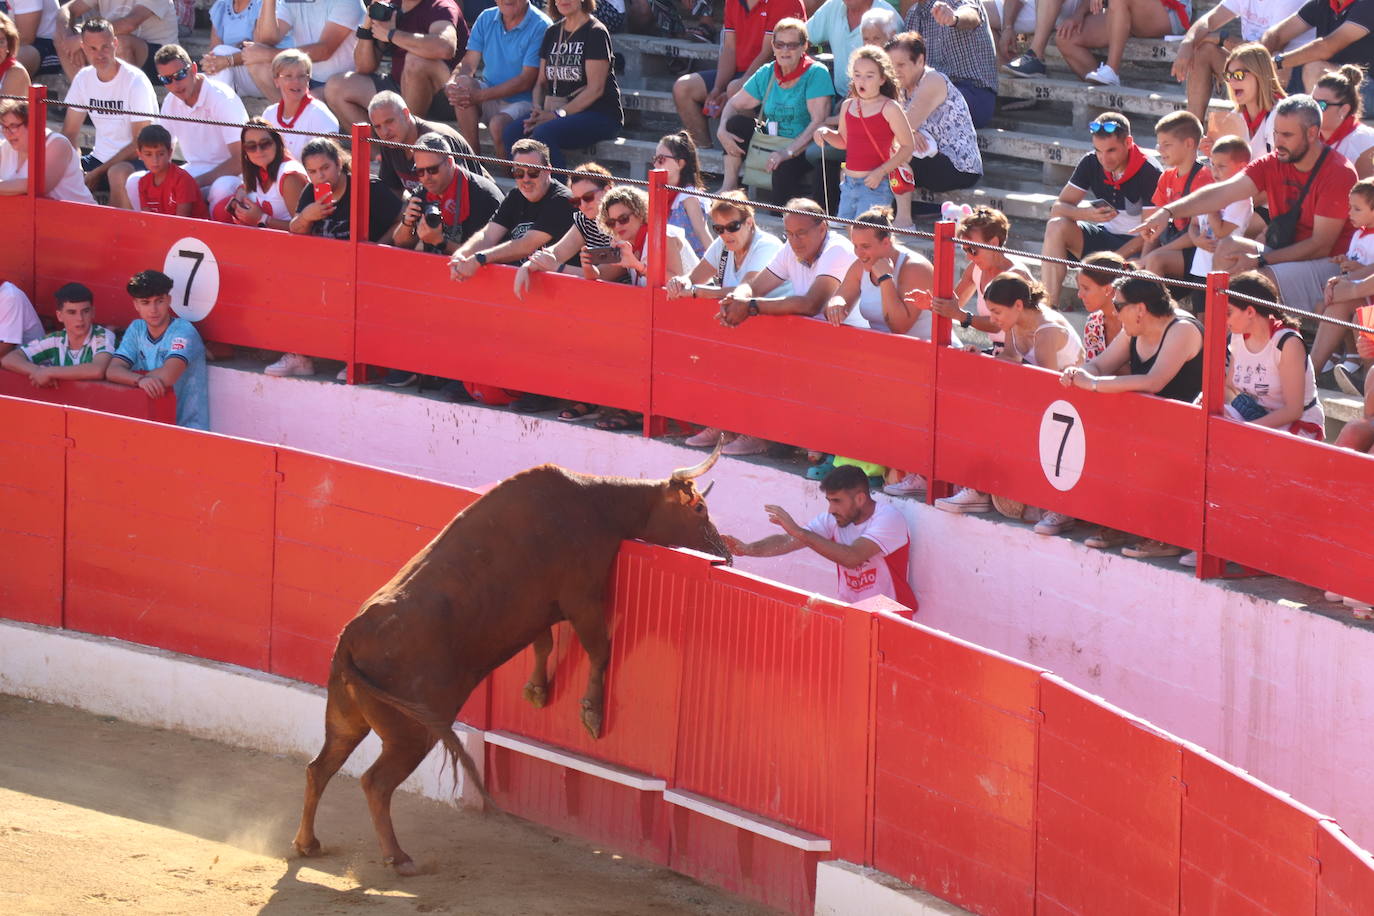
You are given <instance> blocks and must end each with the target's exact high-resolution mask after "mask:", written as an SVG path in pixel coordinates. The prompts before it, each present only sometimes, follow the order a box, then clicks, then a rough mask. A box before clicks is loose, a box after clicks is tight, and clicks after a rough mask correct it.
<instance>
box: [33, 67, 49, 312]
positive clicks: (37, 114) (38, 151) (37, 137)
mask: <svg viewBox="0 0 1374 916" xmlns="http://www.w3.org/2000/svg"><path fill="white" fill-rule="evenodd" d="M47 100H48V87H46V86H38V85H34V86H30V87H29V214H30V218H31V219H32V220H33V229H34V231H33V232H32V233H31V234H30V237H29V247H30V249H31V251H30V253H29V263H30V264H31V265H33V270H32V273H31V275H30V277H29V289H28V293H29V295H30V296H31V297H32V298H33V299H35V300H36V299H37V298H38V295H37V293H38V198H40V197H42V196H43V187H44V184H45V183H46V181H47V168H48V157H47V149H48V101H47Z"/></svg>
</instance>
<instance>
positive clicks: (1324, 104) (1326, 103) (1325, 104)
mask: <svg viewBox="0 0 1374 916" xmlns="http://www.w3.org/2000/svg"><path fill="white" fill-rule="evenodd" d="M1312 101H1314V102H1316V103H1317V107H1318V108H1320V109H1321V110H1322V111H1326V109H1327V108H1329V107H1330V106H1332V105H1349V104H1350V103H1349V102H1333V101H1331V100H1330V99H1313V100H1312Z"/></svg>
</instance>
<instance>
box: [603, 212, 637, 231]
mask: <svg viewBox="0 0 1374 916" xmlns="http://www.w3.org/2000/svg"><path fill="white" fill-rule="evenodd" d="M634 218H635V215H634V214H633V213H626V214H625V215H624V216H608V217H606V225H607V226H610V227H611V228H612V229H615V228H617V227H619V226H624V225H626V224H628V223H629V222H630V220H632V219H634Z"/></svg>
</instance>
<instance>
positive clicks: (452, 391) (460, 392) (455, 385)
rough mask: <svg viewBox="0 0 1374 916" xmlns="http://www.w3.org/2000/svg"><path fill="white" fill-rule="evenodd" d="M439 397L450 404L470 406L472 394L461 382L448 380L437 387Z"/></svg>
mask: <svg viewBox="0 0 1374 916" xmlns="http://www.w3.org/2000/svg"><path fill="white" fill-rule="evenodd" d="M439 397H441V398H443V399H444V400H445V401H448V402H449V403H450V404H471V403H472V401H473V397H472V394H471V393H470V392H469V391H468V389H467V386H466V385H464V384H463V383H462V382H459V381H456V380H454V379H450V380H448V381H447V382H444V384H442V385H440V386H439Z"/></svg>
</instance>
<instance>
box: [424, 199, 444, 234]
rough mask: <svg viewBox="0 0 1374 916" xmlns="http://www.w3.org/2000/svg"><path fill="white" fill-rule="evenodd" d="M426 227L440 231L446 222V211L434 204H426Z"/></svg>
mask: <svg viewBox="0 0 1374 916" xmlns="http://www.w3.org/2000/svg"><path fill="white" fill-rule="evenodd" d="M424 218H425V225H426V226H428V227H429V228H431V229H438V228H439V225H440V224H441V223H442V222H443V221H444V211H443V210H442V209H440V207H439V205H438V204H436V203H433V202H430V203H427V204H425V209H424Z"/></svg>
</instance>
